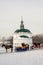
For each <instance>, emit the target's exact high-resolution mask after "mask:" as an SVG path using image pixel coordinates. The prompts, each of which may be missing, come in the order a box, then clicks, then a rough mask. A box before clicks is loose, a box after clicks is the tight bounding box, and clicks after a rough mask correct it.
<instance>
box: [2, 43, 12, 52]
mask: <svg viewBox="0 0 43 65" xmlns="http://www.w3.org/2000/svg"><path fill="white" fill-rule="evenodd" d="M2 47H5V49H6V52H7V49H10V48H11V52H12V51H13V45H11V44H10V45H7V44H2Z"/></svg>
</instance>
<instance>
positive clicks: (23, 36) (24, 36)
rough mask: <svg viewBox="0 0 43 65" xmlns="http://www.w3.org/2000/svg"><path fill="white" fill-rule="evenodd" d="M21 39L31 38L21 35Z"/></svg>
mask: <svg viewBox="0 0 43 65" xmlns="http://www.w3.org/2000/svg"><path fill="white" fill-rule="evenodd" d="M20 37H22V38H29V37H28V36H26V35H21V36H20Z"/></svg>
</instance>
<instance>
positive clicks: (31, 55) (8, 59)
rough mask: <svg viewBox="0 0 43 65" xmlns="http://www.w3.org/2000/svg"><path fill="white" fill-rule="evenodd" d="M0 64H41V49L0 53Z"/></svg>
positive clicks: (42, 56)
mask: <svg viewBox="0 0 43 65" xmlns="http://www.w3.org/2000/svg"><path fill="white" fill-rule="evenodd" d="M0 65H43V49H40V50H32V51H26V52H17V53H16V52H15V53H4V54H0Z"/></svg>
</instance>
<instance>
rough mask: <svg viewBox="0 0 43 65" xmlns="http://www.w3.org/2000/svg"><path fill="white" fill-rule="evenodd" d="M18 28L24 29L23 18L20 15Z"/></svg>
mask: <svg viewBox="0 0 43 65" xmlns="http://www.w3.org/2000/svg"><path fill="white" fill-rule="evenodd" d="M20 29H24V24H23V18H22V17H21V24H20Z"/></svg>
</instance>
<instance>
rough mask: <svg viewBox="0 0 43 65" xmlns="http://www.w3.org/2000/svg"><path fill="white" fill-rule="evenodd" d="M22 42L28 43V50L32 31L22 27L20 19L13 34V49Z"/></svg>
mask: <svg viewBox="0 0 43 65" xmlns="http://www.w3.org/2000/svg"><path fill="white" fill-rule="evenodd" d="M22 43H25V44H28V45H29V50H30V48H31V46H32V33H31V31H30V30H28V29H25V28H24V23H23V20H21V24H20V29H17V30H15V32H14V35H13V51H14V50H15V47H17V46H21V44H22Z"/></svg>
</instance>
